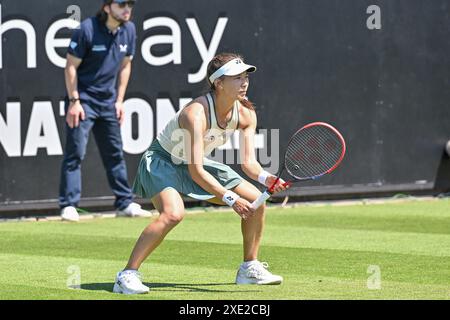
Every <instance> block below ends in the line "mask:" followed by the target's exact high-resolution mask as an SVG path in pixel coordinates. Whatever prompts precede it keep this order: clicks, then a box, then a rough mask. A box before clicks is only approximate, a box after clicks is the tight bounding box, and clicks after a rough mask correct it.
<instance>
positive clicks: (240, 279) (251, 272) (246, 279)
mask: <svg viewBox="0 0 450 320" xmlns="http://www.w3.org/2000/svg"><path fill="white" fill-rule="evenodd" d="M268 267H269V265H268V264H267V262H259V261H252V262H251V263H250V265H249V266H248V267H247V268H245V267H244V264H241V265H240V267H239V270H238V272H237V275H236V284H280V283H281V282H283V277H281V276H277V275H274V274H272V273H270V272H269V271H268V270H267V268H268Z"/></svg>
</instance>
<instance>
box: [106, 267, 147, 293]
mask: <svg viewBox="0 0 450 320" xmlns="http://www.w3.org/2000/svg"><path fill="white" fill-rule="evenodd" d="M149 291H150V288H149V287H147V286H144V285H143V284H142V281H141V274H140V273H139V272H138V271H136V270H124V271H121V272H119V273H117V276H116V281H115V283H114V288H113V292H114V293H123V294H141V293H148V292H149Z"/></svg>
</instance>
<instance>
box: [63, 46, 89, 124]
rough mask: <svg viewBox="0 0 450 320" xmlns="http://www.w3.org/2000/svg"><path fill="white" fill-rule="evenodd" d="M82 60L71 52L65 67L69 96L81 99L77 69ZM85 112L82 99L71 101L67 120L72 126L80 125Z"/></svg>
mask: <svg viewBox="0 0 450 320" xmlns="http://www.w3.org/2000/svg"><path fill="white" fill-rule="evenodd" d="M81 62H82V60H81V59H80V58H77V57H75V56H73V55H71V54H67V63H66V67H65V69H64V78H65V82H66V90H67V95H68V96H69V98H75V99H79V98H80V95H79V93H78V75H77V70H78V67H79V66H80V64H81ZM84 117H85V114H84V110H83V107H82V106H81V103H80V101H79V100H78V101H75V102H72V103H70V105H69V108H68V110H67V115H66V122H67V124H68V125H69V127H70V128H74V127H78V125H79V121H80V118H81V120H84Z"/></svg>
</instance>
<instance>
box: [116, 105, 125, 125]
mask: <svg viewBox="0 0 450 320" xmlns="http://www.w3.org/2000/svg"><path fill="white" fill-rule="evenodd" d="M124 113H125V109H124V107H123V102H121V101H117V102H116V117H117V120H119V124H120V125H122V123H123V120H124Z"/></svg>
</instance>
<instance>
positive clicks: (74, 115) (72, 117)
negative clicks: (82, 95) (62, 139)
mask: <svg viewBox="0 0 450 320" xmlns="http://www.w3.org/2000/svg"><path fill="white" fill-rule="evenodd" d="M80 119H81V120H84V119H85V113H84V109H83V107H82V106H81V103H80V102H79V101H75V102H74V103H72V104H71V105H70V106H69V109H68V110H67V115H66V122H67V124H68V125H69V127H70V128H71V129H73V128H77V127H78V126H79V125H80Z"/></svg>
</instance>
